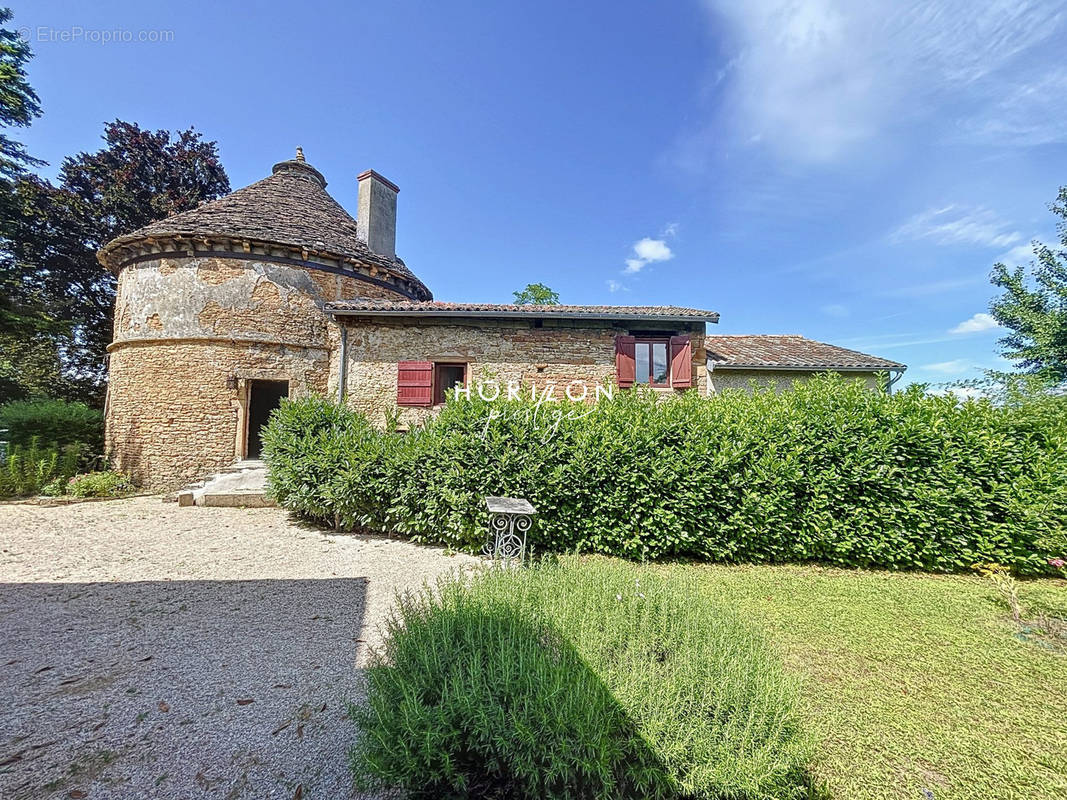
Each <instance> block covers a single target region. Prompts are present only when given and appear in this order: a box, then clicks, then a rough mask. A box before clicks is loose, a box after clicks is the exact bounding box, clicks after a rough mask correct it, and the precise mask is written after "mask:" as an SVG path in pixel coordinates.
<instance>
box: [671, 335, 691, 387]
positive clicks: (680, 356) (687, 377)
mask: <svg viewBox="0 0 1067 800" xmlns="http://www.w3.org/2000/svg"><path fill="white" fill-rule="evenodd" d="M692 385H693V345H691V344H690V343H689V335H688V334H685V335H682V336H672V337H671V386H673V387H674V388H675V389H688V388H689V387H690V386H692Z"/></svg>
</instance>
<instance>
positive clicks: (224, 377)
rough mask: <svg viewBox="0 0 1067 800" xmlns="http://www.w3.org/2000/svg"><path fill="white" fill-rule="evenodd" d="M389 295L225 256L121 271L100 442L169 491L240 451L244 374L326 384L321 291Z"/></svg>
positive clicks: (294, 386) (302, 388)
mask: <svg viewBox="0 0 1067 800" xmlns="http://www.w3.org/2000/svg"><path fill="white" fill-rule="evenodd" d="M351 297H387V298H392V299H396V298H398V295H395V294H393V293H392V292H391V291H389V290H388V289H385V288H383V287H380V286H377V285H374V284H370V283H367V282H366V281H359V280H356V279H354V278H350V277H347V276H342V275H335V274H331V273H328V272H322V271H312V270H304V269H301V268H299V267H292V266H288V265H282V264H273V263H269V262H263V261H256V260H251V259H248V260H242V259H237V258H233V259H229V258H225V259H224V258H203V259H197V258H182V259H160V260H155V261H147V262H143V263H140V264H136V265H131V266H128V267H126V268H125V269H123V270H122V272H121V273H120V275H119V280H118V288H117V296H116V306H115V338H114V342H113V343H112V345H111V347H110V348H109V351H110V358H109V386H108V400H107V409H106V421H107V449H108V453H109V454H110V456H111V457H112V459H113V461H114V463H115V466H116V467H117V468H119V469H121V470H123V471H125V472H129V473H130V474H131V475H132V476H133V477H134V478H135V480H137V481H138V482H139V483H141V484H142V485H144V486H147V487H150V488H159V489H164V488H174V487H177V486H180V485H182V484H183V483H187V482H189V481H190V480H193V479H196V478H199V477H202V476H203V475H204V474H206V473H207V472H209V471H211V470H215V469H218V468H220V467H224V466H227V465H229V464H232V463H233V462H234V461H235V460H236V459H238V458H239V457H241V456H242V455H243V453H244V443H245V433H246V431H245V427H246V422H245V412H246V404H247V391H248V383H247V382H248V381H249V380H251V379H264V380H286V381H289V384H290V395H291V396H299V395H301V394H304V393H306V392H309V391H314V392H319V393H329V392H335V391H336V385H337V384H336V375H337V372H338V366H339V352H340V351H339V343H340V334H339V329H338V327H337V325H336V324H334V323H333V322H332V320H331V319H330V318H329V317H328V316H327V315H326V314H325V313H324V312H323V311H322V305H323V303H325V302H327V301H329V300H335V299H343V298H351Z"/></svg>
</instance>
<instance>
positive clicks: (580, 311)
mask: <svg viewBox="0 0 1067 800" xmlns="http://www.w3.org/2000/svg"><path fill="white" fill-rule="evenodd" d="M326 309H327V310H328V311H334V312H337V313H346V314H347V313H354V314H358V313H367V314H375V315H378V314H384V315H395V316H405V315H409V316H464V315H471V316H499V317H511V316H530V317H587V318H588V317H596V318H599V319H660V320H668V319H669V320H684V321H692V322H697V321H701V322H717V321H718V319H719V314H718V312H715V311H703V310H700V309H696V308H682V307H679V306H576V305H555V306H539V305H521V306H520V305H514V304H510V303H445V302H441V301H430V302H416V301H404V300H363V299H358V300H338V301H336V302H333V303H327V304H326Z"/></svg>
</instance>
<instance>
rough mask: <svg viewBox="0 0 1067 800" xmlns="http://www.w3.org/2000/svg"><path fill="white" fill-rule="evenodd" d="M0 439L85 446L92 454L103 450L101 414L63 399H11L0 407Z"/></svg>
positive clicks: (82, 404)
mask: <svg viewBox="0 0 1067 800" xmlns="http://www.w3.org/2000/svg"><path fill="white" fill-rule="evenodd" d="M0 429H6V430H7V433H6V434H5V435H3V436H0V439H6V440H7V441H9V442H10V443H11V444H13V445H15V444H17V445H23V446H29V444H30V442H31V441H32V440H37V442H38V443H39V444H40V445H42V446H45V447H59V448H62V447H65V446H66V445H70V444H81V445H85V446H86V447H87V448H88V450H89V451H90V452H91V453H92V454H93V455H98V454H100V453H102V452H103V451H104V415H103V413H102V412H101V411H99V410H98V409H95V408H90V407H89V406H87V405H85V403H71V402H67V401H66V400H51V399H42V400H13V401H12V402H10V403H5V404H3V405H0Z"/></svg>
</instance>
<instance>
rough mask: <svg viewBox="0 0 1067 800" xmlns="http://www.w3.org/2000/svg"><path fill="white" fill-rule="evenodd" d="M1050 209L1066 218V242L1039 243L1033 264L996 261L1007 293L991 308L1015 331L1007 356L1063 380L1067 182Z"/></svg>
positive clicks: (1062, 228)
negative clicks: (1009, 264)
mask: <svg viewBox="0 0 1067 800" xmlns="http://www.w3.org/2000/svg"><path fill="white" fill-rule="evenodd" d="M1049 208H1050V209H1051V211H1052V213H1053V214H1056V215H1057V216H1058V217H1059V218H1060V221H1059V222H1058V223H1057V226H1056V229H1057V232H1058V234H1059V238H1060V246H1059V247H1058V248H1053V247H1049V246H1047V245H1044V244H1040V243H1036V242H1035V244H1034V261H1033V262H1031V265H1030V267H1029V268H1028V269H1024V268H1023V267H1016V268H1015V269H1013V270H1009V269H1008V268H1007V267H1006V266H1005V265H1004V264H1002V263H998V264H995V265H994V266H993V275H992V278H991V280H992V281H993V284H994V285H995V286H998V287H1000V288H1001V289H1003V290H1004V293H1003V294H1002V295H1001V296H1000V297H997V298H996V299H994V300H993V302H992V303H991V304H990V306H989V311H990V313H991V314H992V315H993V318H994V319H996V321H997V322H999V323H1000V324H1001V325H1003V326H1004V327H1005V328H1007V329H1008V331H1009V332H1008V334H1007V335H1006V336H1004V337H1003V338H1002V339H1001V340H1000V345H1001V355H1003V356H1004V357H1005V358H1007V359H1010V360H1012V361H1014V362H1015V363H1016V364H1017V366H1018V367H1019V369H1020V370H1021V371H1022V372H1025V373H1029V374H1033V375H1037V376H1039V377H1041V378H1044V379H1046V380H1048V381H1049V382H1051V383H1053V384H1062V383H1064V382H1067V186H1064V187H1063V188H1061V189H1060V193H1059V196H1058V197H1057V198H1056V200H1055V202H1053V203H1052V204H1051V205H1050V206H1049Z"/></svg>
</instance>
